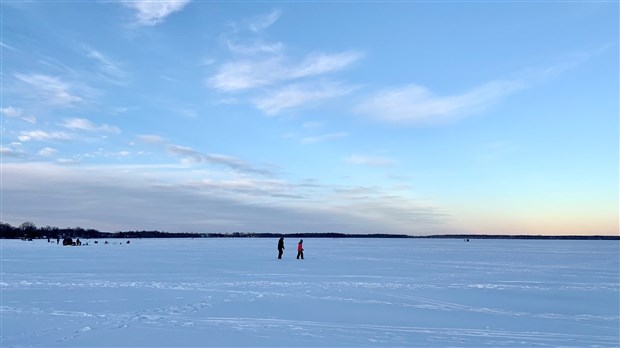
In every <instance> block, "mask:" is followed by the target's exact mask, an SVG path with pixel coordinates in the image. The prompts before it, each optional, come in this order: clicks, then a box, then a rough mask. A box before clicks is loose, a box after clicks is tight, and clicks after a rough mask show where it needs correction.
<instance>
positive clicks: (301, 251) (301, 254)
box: [297, 239, 304, 260]
mask: <svg viewBox="0 0 620 348" xmlns="http://www.w3.org/2000/svg"><path fill="white" fill-rule="evenodd" d="M300 257H301V259H302V260H303V259H304V240H303V239H300V240H299V244H297V259H299V258H300Z"/></svg>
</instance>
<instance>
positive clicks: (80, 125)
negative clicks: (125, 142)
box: [60, 118, 121, 134]
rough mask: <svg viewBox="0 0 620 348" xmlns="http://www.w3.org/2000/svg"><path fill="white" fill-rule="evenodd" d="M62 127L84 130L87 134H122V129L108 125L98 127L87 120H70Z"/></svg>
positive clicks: (65, 121) (62, 124)
mask: <svg viewBox="0 0 620 348" xmlns="http://www.w3.org/2000/svg"><path fill="white" fill-rule="evenodd" d="M60 126H62V127H64V128H68V129H71V130H82V131H87V132H106V133H114V134H119V133H120V132H121V130H120V128H118V127H116V126H110V125H108V124H103V125H101V126H97V125H96V124H94V123H93V122H91V121H90V120H87V119H85V118H69V119H66V120H64V122H63V123H61V124H60Z"/></svg>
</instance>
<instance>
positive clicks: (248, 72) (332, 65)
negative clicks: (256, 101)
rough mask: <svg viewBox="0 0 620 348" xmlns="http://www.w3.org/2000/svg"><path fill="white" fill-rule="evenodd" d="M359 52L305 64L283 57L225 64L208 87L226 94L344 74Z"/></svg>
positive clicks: (312, 58) (318, 56) (311, 59)
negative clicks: (343, 70) (296, 80)
mask: <svg viewBox="0 0 620 348" xmlns="http://www.w3.org/2000/svg"><path fill="white" fill-rule="evenodd" d="M361 57H362V55H361V54H360V53H358V52H341V53H335V54H327V53H320V54H312V55H308V56H307V57H306V58H305V59H304V60H303V61H302V62H301V63H297V64H295V63H291V62H290V61H289V60H288V59H286V58H285V57H283V56H280V55H278V56H275V57H270V58H263V59H256V60H255V59H244V60H237V61H232V62H228V63H224V64H222V65H221V66H220V67H219V69H218V71H217V73H216V74H215V75H214V76H212V77H210V78H209V79H208V80H207V84H208V85H209V86H210V87H211V88H214V89H216V90H219V91H222V92H236V91H243V90H248V89H253V88H257V87H262V86H271V85H274V84H276V83H280V82H286V81H291V80H295V79H299V78H304V77H312V76H318V75H322V74H326V73H331V72H336V71H340V70H342V69H345V68H347V67H349V66H350V65H351V64H353V63H354V62H356V61H358V60H359V59H360V58H361Z"/></svg>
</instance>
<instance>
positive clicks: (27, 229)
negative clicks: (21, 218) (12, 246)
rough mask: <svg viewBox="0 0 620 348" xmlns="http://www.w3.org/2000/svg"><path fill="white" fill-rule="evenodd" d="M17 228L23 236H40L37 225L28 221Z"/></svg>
mask: <svg viewBox="0 0 620 348" xmlns="http://www.w3.org/2000/svg"><path fill="white" fill-rule="evenodd" d="M19 228H20V230H21V231H22V233H23V236H24V237H25V238H38V237H39V236H40V234H39V231H38V230H37V226H36V225H35V224H34V223H32V222H30V221H26V222H24V223H23V224H21V225H20V226H19Z"/></svg>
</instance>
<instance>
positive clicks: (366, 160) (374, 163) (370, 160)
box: [345, 154, 395, 167]
mask: <svg viewBox="0 0 620 348" xmlns="http://www.w3.org/2000/svg"><path fill="white" fill-rule="evenodd" d="M345 162H346V163H349V164H357V165H365V166H370V167H388V166H391V165H394V163H395V161H394V160H393V159H391V158H386V157H378V156H365V155H355V154H354V155H351V156H348V157H347V158H345Z"/></svg>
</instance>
